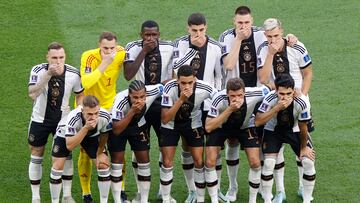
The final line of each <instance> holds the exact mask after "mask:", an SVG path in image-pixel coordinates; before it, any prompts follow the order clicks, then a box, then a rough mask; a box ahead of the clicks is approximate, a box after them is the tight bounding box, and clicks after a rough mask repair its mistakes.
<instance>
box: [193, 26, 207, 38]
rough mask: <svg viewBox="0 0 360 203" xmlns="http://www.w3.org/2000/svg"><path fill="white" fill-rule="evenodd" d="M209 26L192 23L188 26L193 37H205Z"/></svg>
mask: <svg viewBox="0 0 360 203" xmlns="http://www.w3.org/2000/svg"><path fill="white" fill-rule="evenodd" d="M206 29H207V26H206V25H204V24H201V25H190V26H188V32H189V34H190V36H191V37H205V35H206Z"/></svg>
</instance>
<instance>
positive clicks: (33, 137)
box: [28, 134, 35, 142]
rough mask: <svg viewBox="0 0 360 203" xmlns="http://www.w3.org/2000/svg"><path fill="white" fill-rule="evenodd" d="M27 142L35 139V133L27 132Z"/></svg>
mask: <svg viewBox="0 0 360 203" xmlns="http://www.w3.org/2000/svg"><path fill="white" fill-rule="evenodd" d="M28 139H29V142H34V141H35V135H34V134H29V137H28Z"/></svg>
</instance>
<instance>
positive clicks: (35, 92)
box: [28, 71, 51, 100]
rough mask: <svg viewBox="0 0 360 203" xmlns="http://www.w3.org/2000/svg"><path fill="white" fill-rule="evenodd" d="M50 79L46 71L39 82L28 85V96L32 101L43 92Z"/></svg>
mask: <svg viewBox="0 0 360 203" xmlns="http://www.w3.org/2000/svg"><path fill="white" fill-rule="evenodd" d="M50 78H51V75H50V74H48V71H46V73H44V74H43V76H42V77H41V80H40V81H39V82H37V83H36V84H33V85H29V89H28V94H29V97H30V98H31V99H32V100H35V99H36V98H37V97H38V96H39V95H40V94H41V93H42V92H43V91H44V90H45V88H46V85H47V84H48V82H49V80H50Z"/></svg>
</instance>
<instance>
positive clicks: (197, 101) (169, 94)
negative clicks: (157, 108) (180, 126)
mask: <svg viewBox="0 0 360 203" xmlns="http://www.w3.org/2000/svg"><path fill="white" fill-rule="evenodd" d="M179 91H180V89H179V85H178V83H177V82H176V80H171V81H169V82H168V83H166V85H165V87H164V93H163V95H162V100H161V106H162V108H171V107H172V106H173V105H174V103H175V102H176V101H177V100H179V97H180V92H179ZM216 92H217V90H216V89H215V88H214V87H212V86H211V85H210V84H209V83H207V82H204V81H201V80H196V82H195V87H194V92H193V95H192V96H190V97H189V99H188V102H189V104H187V103H186V102H185V103H184V104H183V105H188V106H187V107H186V108H189V106H191V107H190V108H192V109H191V111H189V112H185V113H189V114H190V115H189V118H188V119H190V120H191V126H187V127H189V128H191V129H195V128H199V127H201V126H202V122H201V114H202V113H201V104H202V103H203V101H204V100H206V99H211V98H212V97H213V96H214V95H215V93H216ZM181 109H182V107H180V109H179V110H178V112H179V111H181ZM175 117H176V116H175ZM175 117H174V118H173V119H172V120H171V121H169V122H168V123H166V124H163V123H161V126H162V127H164V128H168V129H174V125H175Z"/></svg>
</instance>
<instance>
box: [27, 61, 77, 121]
mask: <svg viewBox="0 0 360 203" xmlns="http://www.w3.org/2000/svg"><path fill="white" fill-rule="evenodd" d="M48 66H49V64H48V63H42V64H38V65H36V66H34V67H33V68H32V69H31V72H30V78H29V86H30V85H36V84H38V83H40V82H41V81H42V80H43V78H44V76H45V75H46V74H47V70H48ZM59 77H62V78H64V80H62V79H61V80H58V81H57V82H56V83H62V84H56V85H57V87H58V90H57V91H56V92H51V95H54V98H56V100H57V97H58V96H61V95H62V99H61V101H62V102H61V106H60V109H61V116H59V119H61V118H63V117H65V116H66V115H67V114H68V113H69V112H70V106H69V99H70V96H71V92H74V93H76V94H78V93H81V92H82V91H83V90H84V88H83V87H82V85H81V80H80V72H79V70H78V69H76V68H74V67H73V66H71V65H68V64H65V67H64V75H62V76H59ZM52 78H53V77H52ZM50 80H51V79H50ZM49 83H50V81H49ZM49 83H48V84H47V85H46V86H45V89H44V91H42V92H41V94H40V95H39V96H38V97H37V98H36V99H35V100H34V104H33V110H32V115H31V121H34V122H38V123H44V122H47V117H46V116H48V114H47V110H48V108H55V107H50V106H49V103H51V101H50V100H52V99H54V98H48V95H49V92H48V91H49ZM52 104H53V105H54V106H58V105H59V104H56V102H55V103H52ZM59 121H60V120H57V121H51V122H56V123H58V122H59Z"/></svg>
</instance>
